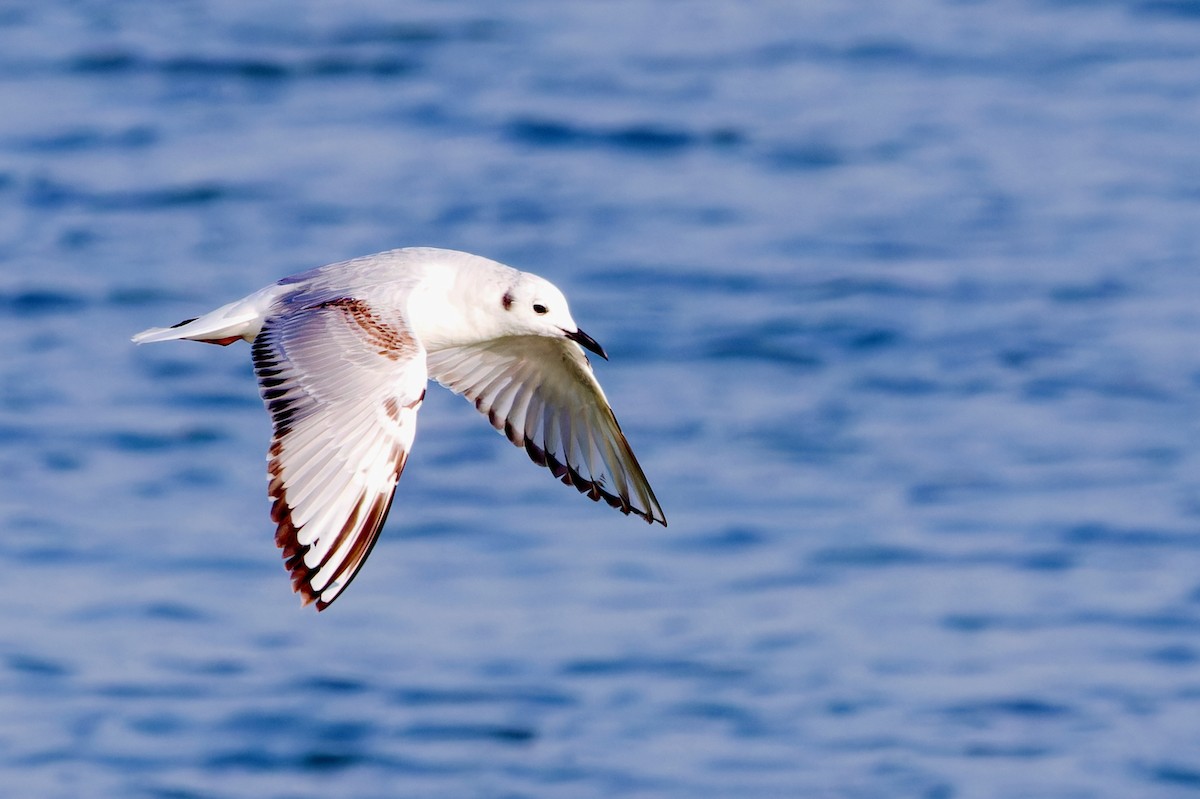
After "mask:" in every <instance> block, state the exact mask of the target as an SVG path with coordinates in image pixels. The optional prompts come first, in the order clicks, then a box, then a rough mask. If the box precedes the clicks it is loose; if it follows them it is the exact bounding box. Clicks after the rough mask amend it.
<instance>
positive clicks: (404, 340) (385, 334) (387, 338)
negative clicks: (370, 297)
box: [317, 297, 417, 361]
mask: <svg viewBox="0 0 1200 799" xmlns="http://www.w3.org/2000/svg"><path fill="white" fill-rule="evenodd" d="M317 307H318V308H338V309H340V310H341V311H342V312H343V313H344V314H345V315H346V317H347V318H348V319H350V320H351V321H352V322H354V323H355V324H357V325H358V326H359V327H360V328H361V329H362V331H363V332H364V333H366V334H367V341H368V342H369V343H370V344H371V346H373V347H377V348H378V350H379V354H380V355H383V356H384V357H387V358H391V359H392V360H393V361H398V360H400V359H401V358H406V357H409V356H412V355H414V354H415V353H416V352H417V342H416V339H414V338H413V337H412V336H411V335H410V334H409V333H408V332H407V331H406V330H403V329H401V328H398V327H396V326H394V325H389V324H388V323H386V322H384V321H383V320H382V319H380V318H379V316H378V315H376V314H375V312H374V311H372V310H371V306H369V305H367V304H366V303H365V302H363V301H362V300H356V299H354V298H352V297H343V298H341V299H338V300H330V301H329V302H323V303H321V304H320V305H318V306H317Z"/></svg>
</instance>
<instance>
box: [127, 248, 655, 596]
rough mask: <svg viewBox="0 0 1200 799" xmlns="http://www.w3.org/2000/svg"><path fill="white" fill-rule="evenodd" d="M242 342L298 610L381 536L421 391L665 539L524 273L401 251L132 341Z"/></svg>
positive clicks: (597, 349) (591, 342) (580, 346)
mask: <svg viewBox="0 0 1200 799" xmlns="http://www.w3.org/2000/svg"><path fill="white" fill-rule="evenodd" d="M174 339H186V340H190V341H203V342H207V343H210V344H220V345H228V344H232V343H234V342H235V341H238V340H239V339H242V340H245V341H248V342H250V344H251V348H250V354H251V358H252V359H253V361H254V372H255V375H256V376H257V378H258V385H259V393H260V394H261V395H262V399H263V402H264V403H265V405H266V407H267V411H268V413H269V414H270V416H271V423H272V432H273V434H272V438H271V444H270V447H269V449H268V450H267V464H268V465H267V478H268V491H267V493H268V496H269V498H270V499H271V502H272V506H271V520H272V521H273V522H274V523H275V524H276V525H277V528H276V533H275V543H276V544H277V545H278V546H279V547H280V549H281V550H282V551H283V558H284V561H285V565H286V567H287V569H288V571H289V572H290V573H291V579H292V587H293V590H295V591H296V592H297V593H299V594H300V595H301V598H302V600H303V603H304V604H306V605H307V604H309V603H312V602H315V603H316V607H317V610H324V609H325V608H327V607H329V605H330V603H332V602H333V601H334V600H335V599H336V598H337V597H338V596H339V595H340V594H341V593H342V591H344V590H345V588H346V586H347V585H349V584H350V581H351V580H353V579H354V576H355V575H356V574H357V573H358V571H359V569H361V568H362V565H363V563H364V561H365V560H366V558H367V555H369V554H370V552H371V548H372V547H373V546H374V545H375V542H376V540H377V539H378V538H379V532H380V530H381V528H382V527H383V523H384V519H385V518H386V517H387V514H388V510H389V508H390V507H391V504H392V497H393V495H394V493H395V490H396V482H397V480H399V478H400V473H401V472H402V471H403V470H404V464H405V462H406V461H407V460H408V454H409V451H410V450H411V449H412V444H413V436H414V434H415V432H416V426H417V411H418V410H419V409H420V407H421V403H422V401H423V400H424V399H425V388H426V385H427V384H428V381H429V379H430V378H432V379H433V380H435V381H437V382H438V383H440V384H442V385H443V386H445V387H446V388H448V389H450V390H451V391H453V392H454V393H456V394H460V395H462V396H464V397H465V398H466V399H468V400H469V401H471V402H472V403H474V405H475V408H476V409H477V410H478V411H479V412H480V413H482V414H483V415H484V416H486V417H487V419H488V421H489V422H490V423H491V425H492V427H494V428H495V429H496V430H498V431H499V432H500V433H502V434H503V435H504V436H505V437H506V438H508V440H509V441H511V442H512V443H513V444H515V445H517V446H518V447H522V448H523V449H524V450H525V451H526V452H527V453H528V454H529V457H530V459H532V460H533V462H534V463H536V464H538V465H539V466H545V467H547V468H549V469H550V471H551V472H552V473H553V474H554V476H555V477H557V478H558V479H559V480H561V481H562V482H563V483H565V484H566V485H569V486H574V487H575V488H576V489H578V490H579V492H580V493H581V494H585V495H587V496H589V497H591V498H592V499H593V500H597V501H598V500H604V501H605V502H606V503H608V504H609V505H611V506H612V507H614V508H616V509H617V510H619V511H621V512H622V513H624V514H627V515H628V514H634V515H637V516H640V517H641V518H643V519H645V520H646V521H647V522H650V523H654V522H658V523H660V524H662V525H663V526H666V523H667V520H666V517H665V516H664V515H663V510H662V507H661V506H660V505H659V504H658V500H657V499H655V497H654V492H653V491H652V490H651V488H650V484H649V482H648V481H647V480H646V475H645V474H644V473H643V472H642V468H641V466H639V465H638V462H637V458H635V457H634V455H633V450H631V449H630V447H629V444H628V442H627V441H626V440H625V436H624V434H623V433H622V432H621V428H620V426H619V425H618V424H617V418H616V416H614V415H613V411H612V408H611V407H610V406H609V403H608V400H607V398H606V397H605V396H604V391H603V390H602V389H601V388H600V384H599V383H598V382H597V381H596V378H595V377H594V376H593V374H592V367H591V364H590V363H589V361H588V359H587V356H586V355H585V354H584V350H585V349H586V350H588V351H590V352H593V353H595V354H596V355H599V356H600V357H601V358H604V359H606V360H607V359H608V355H607V354H606V353H605V352H604V349H603V348H602V347H601V346H600V345H599V344H598V343H596V340H595V339H593V338H592V337H591V336H589V335H588V334H586V333H584V332H583V331H582V330H580V329H579V326H578V325H577V324H576V323H575V320H574V319H572V318H571V312H570V310H569V309H568V307H567V300H566V298H565V297H564V296H563V294H562V292H561V291H559V290H558V289H557V288H556V287H555V286H554V285H553V284H552V283H550V282H549V281H548V280H545V279H543V278H541V277H538V276H537V275H533V274H530V273H528V272H521V271H518V270H516V269H513V268H512V267H510V266H505V265H504V264H501V263H497V262H496V261H492V260H489V259H487V258H483V257H480V256H477V255H471V254H469V253H465V252H458V251H455V250H443V249H435V248H428V247H410V248H405V249H399V250H390V251H388V252H382V253H377V254H375V255H368V256H364V257H362V258H355V259H353V260H349V261H343V262H341V263H336V264H329V265H326V266H322V267H318V268H316V269H312V270H310V271H307V272H303V273H300V274H297V275H293V276H291V277H286V278H284V279H282V280H280V281H278V282H277V283H274V284H272V285H270V286H267V287H266V288H263V289H260V290H259V291H256V292H254V293H253V294H251V295H249V296H248V297H245V298H243V299H240V300H237V301H235V302H231V303H229V304H228V305H223V306H221V307H220V308H217V309H216V310H214V311H211V312H209V313H207V314H204V315H203V316H199V317H196V318H194V319H188V320H185V321H183V322H180V323H179V324H176V325H174V326H172V327H155V328H150V329H149V330H145V331H143V332H141V333H138V334H137V335H136V336H134V337H133V341H134V342H135V343H137V344H144V343H148V342H153V341H170V340H174Z"/></svg>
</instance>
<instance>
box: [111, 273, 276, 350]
mask: <svg viewBox="0 0 1200 799" xmlns="http://www.w3.org/2000/svg"><path fill="white" fill-rule="evenodd" d="M284 291H285V289H283V287H281V286H278V285H274V286H268V287H267V288H265V289H262V290H261V291H256V292H255V293H253V294H251V295H250V296H249V297H244V298H242V299H240V300H236V301H234V302H231V303H229V304H228V305H222V306H221V307H220V308H217V309H216V310H215V311H209V312H208V313H206V314H204V315H203V316H198V317H196V318H195V319H187V320H184V321H182V322H180V323H179V324H177V325H172V326H171V327H152V328H150V329H149V330H143V331H142V332H141V333H138V334H137V335H136V336H134V337H133V343H134V344H149V343H151V342H154V341H174V340H176V339H187V340H188V341H204V342H208V343H210V344H232V343H233V342H235V341H237V340H238V339H239V338H241V339H245V340H246V341H253V340H254V337H255V336H257V335H258V333H259V331H260V330H262V326H263V322H264V321H265V318H266V312H267V310H268V309H269V308H270V307H271V304H272V303H273V302H274V301H275V299H276V297H278V296H279V295H280V294H282V293H284Z"/></svg>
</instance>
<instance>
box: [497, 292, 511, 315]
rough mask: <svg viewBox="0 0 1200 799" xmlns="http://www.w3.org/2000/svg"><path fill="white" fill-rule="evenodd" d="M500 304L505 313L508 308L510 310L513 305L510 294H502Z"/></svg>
mask: <svg viewBox="0 0 1200 799" xmlns="http://www.w3.org/2000/svg"><path fill="white" fill-rule="evenodd" d="M500 302H501V303H502V304H503V305H504V310H506V311H507V310H509V309H510V308H512V304H513V296H512V294H511V293H509V292H507V291H506V292H504V296H503V297H501V298H500Z"/></svg>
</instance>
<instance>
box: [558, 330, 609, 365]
mask: <svg viewBox="0 0 1200 799" xmlns="http://www.w3.org/2000/svg"><path fill="white" fill-rule="evenodd" d="M563 333H565V334H566V336H567V338H569V339H571V341H574V342H575V343H576V344H578V345H579V346H581V347H583V348H584V349H585V350H591V351H592V352H594V353H596V354H597V355H599V356H600V357H601V358H603V359H604V360H606V361H607V360H608V353H607V352H605V351H604V348H603V347H601V346H600V345H599V344H598V343H596V339H594V338H592V337H591V336H589V335H588V334H587V333H584V332H583V331H582V330H576V331H575V332H574V333H571V332H568V331H566V330H564V331H563Z"/></svg>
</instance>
